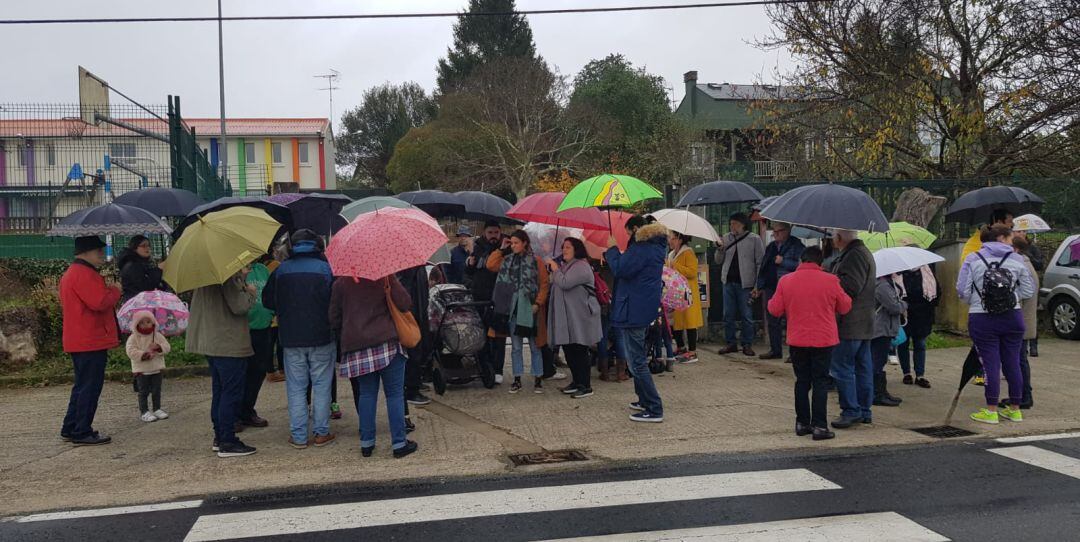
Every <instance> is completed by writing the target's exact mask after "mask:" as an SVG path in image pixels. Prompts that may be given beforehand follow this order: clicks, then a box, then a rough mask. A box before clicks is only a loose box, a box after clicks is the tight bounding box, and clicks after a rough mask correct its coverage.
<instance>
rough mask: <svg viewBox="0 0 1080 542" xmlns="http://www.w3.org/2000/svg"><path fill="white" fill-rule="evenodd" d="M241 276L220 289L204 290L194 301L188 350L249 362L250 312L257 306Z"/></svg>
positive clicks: (196, 295) (196, 293) (188, 334)
mask: <svg viewBox="0 0 1080 542" xmlns="http://www.w3.org/2000/svg"><path fill="white" fill-rule="evenodd" d="M245 287H246V284H245V283H244V281H243V279H241V278H240V276H239V275H234V276H233V277H232V278H230V279H229V280H227V281H225V284H222V285H220V286H218V285H215V286H203V287H202V288H199V289H197V290H195V293H194V294H193V295H192V297H191V309H190V312H191V316H190V318H189V319H188V330H187V343H186V350H187V351H188V352H191V353H193V354H202V355H204V356H211V357H221V358H247V357H251V356H253V355H255V351H254V350H252V349H251V336H250V333H251V331H250V329H249V328H248V311H249V310H251V306H252V305H253V304H254V303H255V299H254V296H252V295H251V294H249V293H248V292H247V290H246V289H245Z"/></svg>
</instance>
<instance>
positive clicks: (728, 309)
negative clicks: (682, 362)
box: [713, 213, 775, 356]
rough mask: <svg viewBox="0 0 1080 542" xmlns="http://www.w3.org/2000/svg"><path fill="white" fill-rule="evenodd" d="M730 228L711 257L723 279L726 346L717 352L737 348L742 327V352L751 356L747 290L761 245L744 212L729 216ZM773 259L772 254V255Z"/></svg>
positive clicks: (753, 278)
mask: <svg viewBox="0 0 1080 542" xmlns="http://www.w3.org/2000/svg"><path fill="white" fill-rule="evenodd" d="M729 225H730V226H731V231H729V232H728V233H727V235H725V236H724V238H723V240H722V241H721V243H720V246H719V247H717V249H716V254H715V256H713V258H714V259H715V261H716V263H717V265H719V266H720V276H721V277H723V280H724V338H725V339H726V340H727V346H726V347H724V349H723V350H721V351H720V353H721V354H733V353H735V352H738V351H739V341H738V331H739V327H740V325H741V327H742V341H741V342H742V352H743V354H745V355H747V356H754V355H756V354H755V353H754V348H753V347H752V346H751V345H753V343H754V315H753V313H752V312H751V310H750V293H751V292H752V291H753V288H754V285H755V284H757V274H758V269H760V268H761V263H762V260H763V259H764V257H765V245H763V244H762V243H761V237H758V234H756V233H754V232H751V231H749V230H748V227H749V225H750V219H749V218H748V217H747V216H746V214H745V213H735V214H733V215H731V220H730V221H729ZM774 262H775V257H774Z"/></svg>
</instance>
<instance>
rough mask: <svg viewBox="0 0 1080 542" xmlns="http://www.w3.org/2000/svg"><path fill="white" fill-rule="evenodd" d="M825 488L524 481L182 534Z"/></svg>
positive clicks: (738, 481)
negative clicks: (529, 483) (536, 484)
mask: <svg viewBox="0 0 1080 542" xmlns="http://www.w3.org/2000/svg"><path fill="white" fill-rule="evenodd" d="M826 489H840V486H838V485H836V484H834V483H832V482H830V481H828V480H826V479H824V478H822V477H820V476H818V475H816V474H814V473H812V472H810V471H808V470H806V469H788V470H773V471H756V472H737V473H727V474H709V475H703V476H682V477H676V478H660V479H650V480H632V481H625V482H603V483H595V484H576V485H563V486H546V487H528V488H519V489H506V490H497V491H480V492H475V493H459V494H452V495H431V496H426V497H410V498H404V499H389V500H380V501H366V502H356V503H343V504H330V505H321V506H308V507H302V508H285V509H277V510H260V511H253V512H237V513H232V514H217V515H209V516H201V517H200V518H199V519H198V520H197V521H196V522H195V525H194V526H192V528H191V531H189V532H188V535H187V538H185V539H184V540H185V542H200V541H208V540H229V539H233V538H247V537H263V536H273V535H291V534H299V533H311V532H322V531H332V530H340V529H357V528H361V527H373V526H380V525H399V524H406V523H418V522H423V521H444V520H452V519H463V518H475V517H485V516H492V515H509V514H524V513H532V512H553V511H558V510H579V509H582V508H599V507H605V506H625V505H632V504H645V503H651V502H671V501H690V500H696V499H715V498H722V497H738V496H744V495H765V494H772V493H790V492H797V491H818V490H826Z"/></svg>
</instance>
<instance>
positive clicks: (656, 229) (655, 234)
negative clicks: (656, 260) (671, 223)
mask: <svg viewBox="0 0 1080 542" xmlns="http://www.w3.org/2000/svg"><path fill="white" fill-rule="evenodd" d="M669 233H670V232H669V231H668V229H667V226H664V225H663V224H660V223H654V224H646V225H644V226H642V227H640V228H638V231H637V232H636V233H634V241H635V242H638V243H644V242H646V241H651V242H654V243H655V242H657V241H659V242H662V243H664V245H665V246H667V238H668V235H669ZM664 251H665V252H667V249H665V250H664Z"/></svg>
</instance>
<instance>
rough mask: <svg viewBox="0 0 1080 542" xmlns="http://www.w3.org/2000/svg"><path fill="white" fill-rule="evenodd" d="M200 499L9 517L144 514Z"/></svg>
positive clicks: (179, 507)
mask: <svg viewBox="0 0 1080 542" xmlns="http://www.w3.org/2000/svg"><path fill="white" fill-rule="evenodd" d="M202 503H203V502H202V501H201V500H200V501H177V502H162V503H157V504H142V505H139V506H118V507H116V508H94V509H92V510H71V511H67V512H46V513H44V514H31V515H29V516H18V517H14V518H11V519H12V520H14V521H15V522H17V523H29V522H31V521H54V520H58V519H80V518H96V517H102V516H121V515H124V514H144V513H146V512H162V511H165V510H183V509H185V508H198V507H200V506H202Z"/></svg>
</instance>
